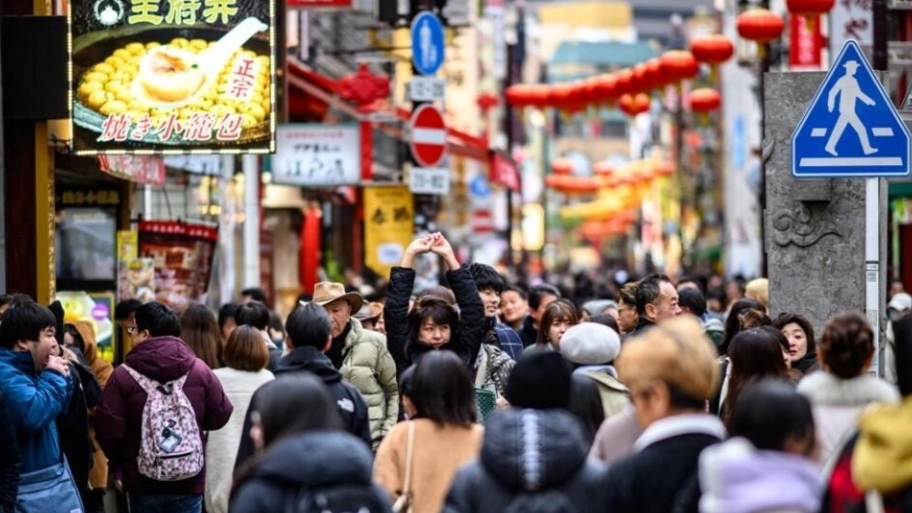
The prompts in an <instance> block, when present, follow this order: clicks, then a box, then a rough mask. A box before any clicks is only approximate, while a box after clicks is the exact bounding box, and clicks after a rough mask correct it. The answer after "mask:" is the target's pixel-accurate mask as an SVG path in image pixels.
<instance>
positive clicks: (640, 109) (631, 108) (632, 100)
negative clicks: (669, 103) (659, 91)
mask: <svg viewBox="0 0 912 513" xmlns="http://www.w3.org/2000/svg"><path fill="white" fill-rule="evenodd" d="M618 107H620V109H621V111H622V112H624V114H627V115H628V116H631V117H633V116H636V115H638V114H642V113H644V112H646V111H647V110H649V96H647V95H645V94H643V93H640V94H637V95H632V94H625V95H624V96H621V99H620V101H618Z"/></svg>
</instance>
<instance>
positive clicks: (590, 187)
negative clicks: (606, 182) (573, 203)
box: [563, 176, 602, 194]
mask: <svg viewBox="0 0 912 513" xmlns="http://www.w3.org/2000/svg"><path fill="white" fill-rule="evenodd" d="M565 178H566V182H565V183H564V190H563V192H564V194H592V193H595V192H598V190H599V189H601V188H602V183H601V182H600V181H599V180H598V179H597V178H595V177H592V176H568V177H565Z"/></svg>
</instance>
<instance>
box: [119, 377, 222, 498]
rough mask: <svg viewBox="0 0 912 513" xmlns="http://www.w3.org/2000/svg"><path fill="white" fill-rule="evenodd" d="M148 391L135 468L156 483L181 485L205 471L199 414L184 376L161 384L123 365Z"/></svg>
mask: <svg viewBox="0 0 912 513" xmlns="http://www.w3.org/2000/svg"><path fill="white" fill-rule="evenodd" d="M123 367H124V368H125V369H126V370H127V372H129V373H130V376H133V379H135V380H136V383H137V384H139V386H141V387H142V389H143V390H145V391H146V396H147V398H146V405H145V406H144V407H143V413H142V427H141V435H140V436H141V438H140V442H139V454H138V455H137V456H136V465H137V467H138V469H139V473H140V474H142V475H144V476H146V477H148V478H149V479H154V480H156V481H181V480H184V479H189V478H191V477H193V476H196V475H197V474H199V473H200V472H201V471H202V470H203V461H204V454H205V450H204V448H203V440H202V437H201V436H200V430H199V425H198V424H197V422H196V412H195V411H194V410H193V405H192V404H190V399H188V398H187V395H186V394H184V382H185V381H187V374H185V375H184V376H182V377H180V378H178V379H176V380H174V381H171V382H168V383H165V384H161V383H159V382H157V381H155V380H152V379H149V378H147V377H146V376H143V375H142V374H140V373H139V372H137V371H136V370H135V369H133V368H131V367H130V366H128V365H126V364H124V365H123Z"/></svg>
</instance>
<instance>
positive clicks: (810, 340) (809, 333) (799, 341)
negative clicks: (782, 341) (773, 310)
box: [773, 312, 818, 375]
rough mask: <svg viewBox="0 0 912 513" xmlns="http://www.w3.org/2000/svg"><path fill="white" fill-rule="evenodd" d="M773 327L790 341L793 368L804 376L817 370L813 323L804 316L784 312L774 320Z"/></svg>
mask: <svg viewBox="0 0 912 513" xmlns="http://www.w3.org/2000/svg"><path fill="white" fill-rule="evenodd" d="M773 326H775V327H776V329H778V330H779V331H781V332H782V334H783V335H785V338H786V339H788V342H789V348H788V352H789V361H790V362H791V367H792V368H793V369H795V370H797V371H799V372H801V374H802V375H805V374H808V373H810V372H813V371H815V370H817V368H818V364H817V344H816V342H815V340H814V326H813V325H812V324H811V322H810V321H808V320H807V318H805V317H804V316H802V315H799V314H796V313H791V312H783V313H781V314H779V316H778V317H776V319H775V320H773Z"/></svg>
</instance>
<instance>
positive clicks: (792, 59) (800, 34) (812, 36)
mask: <svg viewBox="0 0 912 513" xmlns="http://www.w3.org/2000/svg"><path fill="white" fill-rule="evenodd" d="M789 27H790V34H791V38H792V40H791V44H790V45H789V69H791V70H792V71H817V70H819V69H821V67H822V64H823V62H822V59H821V55H820V47H821V46H822V43H823V35H822V34H821V33H820V21H819V20H812V21H811V22H810V23H809V22H808V19H807V18H805V17H804V16H797V15H791V16H789Z"/></svg>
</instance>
